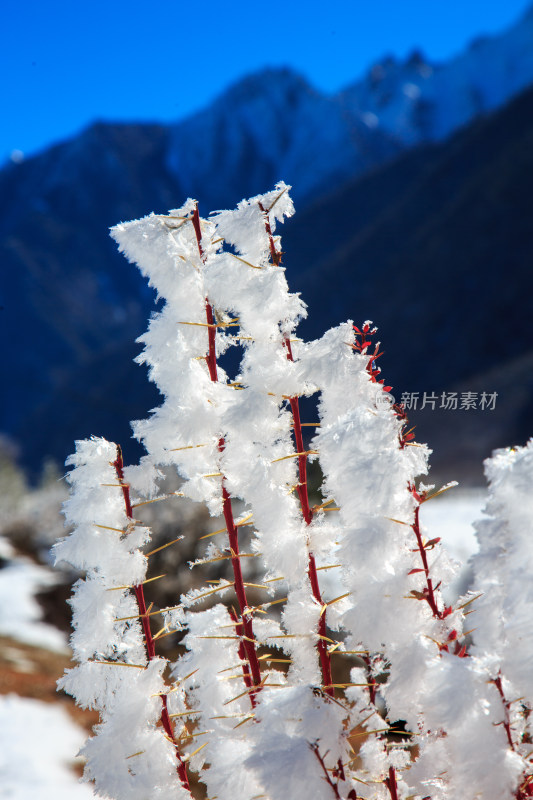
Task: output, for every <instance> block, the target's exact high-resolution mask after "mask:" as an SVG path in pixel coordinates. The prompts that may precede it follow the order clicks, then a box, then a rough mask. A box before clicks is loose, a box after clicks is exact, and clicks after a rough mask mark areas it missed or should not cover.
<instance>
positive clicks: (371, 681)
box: [363, 656, 377, 706]
mask: <svg viewBox="0 0 533 800" xmlns="http://www.w3.org/2000/svg"><path fill="white" fill-rule="evenodd" d="M363 661H364V662H365V669H366V674H367V676H368V693H369V695H370V702H371V703H372V705H373V706H375V705H376V686H377V682H376V679H375V678H374V676H373V674H372V663H371V661H370V656H363Z"/></svg>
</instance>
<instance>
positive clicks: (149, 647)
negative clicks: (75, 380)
mask: <svg viewBox="0 0 533 800" xmlns="http://www.w3.org/2000/svg"><path fill="white" fill-rule="evenodd" d="M113 467H114V468H115V472H116V475H117V480H118V482H119V483H120V485H121V486H122V494H123V496H124V506H125V509H126V516H127V517H128V519H129V520H132V519H133V509H132V506H131V498H130V487H129V484H127V483H126V482H125V480H124V461H123V459H122V448H121V447H120V445H118V444H117V457H116V459H115V461H113ZM133 592H134V594H135V599H136V600H137V605H138V607H139V616H140V618H141V623H142V627H143V633H144V641H145V644H146V653H147V655H148V661H152V659H154V658H155V642H154V638H153V636H152V631H151V628H150V618H149V617H148V615H147V613H146V601H145V599H144V587H143V585H142V583H141V584H139V585H138V586H134V587H133ZM161 723H162V725H163V728H164V730H165V733H166V734H167V736H168V737H169V739H170V740H171V741H172V742H173V743H174V746H175V748H176V757H177V760H178V777H179V779H180V781H181V784H182V786H183V787H184V788H185V789H187V790H189V791H190V787H189V778H188V776H187V767H186V765H185V762H184V761H183V759H182V757H181V754H180V752H179V750H178V745H177V744H176V741H175V739H174V731H173V729H172V722H171V721H170V716H169V713H168V708H167V696H166V694H162V695H161Z"/></svg>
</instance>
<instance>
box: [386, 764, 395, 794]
mask: <svg viewBox="0 0 533 800" xmlns="http://www.w3.org/2000/svg"><path fill="white" fill-rule="evenodd" d="M385 786H386V787H387V789H388V790H389V794H390V796H391V800H398V787H397V786H396V772H395V771H394V767H389V777H388V778H385Z"/></svg>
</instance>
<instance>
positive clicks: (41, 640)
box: [0, 537, 67, 651]
mask: <svg viewBox="0 0 533 800" xmlns="http://www.w3.org/2000/svg"><path fill="white" fill-rule="evenodd" d="M13 553H14V551H13V548H12V547H11V545H10V544H9V542H8V541H6V539H3V538H2V537H0V556H1V557H3V558H5V559H11V558H12V556H13ZM55 582H56V578H55V576H54V573H53V572H52V570H51V569H48V568H47V567H41V566H39V565H38V564H35V563H34V562H33V561H31V560H30V559H29V558H24V557H21V556H18V557H17V558H16V559H13V560H11V561H8V562H7V564H6V565H5V566H4V567H3V569H2V570H0V635H3V636H12V637H13V638H14V639H17V640H18V641H19V642H26V643H27V644H33V645H35V646H36V647H45V648H48V649H49V650H59V651H64V650H66V649H67V640H66V637H65V634H64V633H61V632H60V631H58V630H57V628H54V627H53V626H52V625H46V624H45V623H44V622H41V609H40V607H39V604H38V602H37V600H36V599H35V593H36V592H38V591H40V590H41V589H43V588H45V587H48V586H52V585H53V584H54V583H55Z"/></svg>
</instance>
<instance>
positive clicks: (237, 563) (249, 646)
mask: <svg viewBox="0 0 533 800" xmlns="http://www.w3.org/2000/svg"><path fill="white" fill-rule="evenodd" d="M191 221H192V224H193V227H194V233H195V235H196V241H197V244H198V252H199V253H200V258H202V259H203V258H204V249H203V247H202V229H201V225H200V214H199V212H198V206H196V208H195V209H194V212H193V215H192V220H191ZM205 314H206V321H207V326H208V327H207V331H208V351H207V356H206V362H207V367H208V369H209V377H210V378H211V380H212V381H213V383H217V381H218V371H217V354H216V325H215V319H214V314H213V308H212V306H211V304H210V303H209V300H208V298H206V300H205ZM224 447H225V441H224V438H223V437H221V438H220V439H219V440H218V451H219V453H223V452H224ZM224 481H225V479H224V477H222V511H223V514H224V521H225V523H226V529H227V531H228V537H229V546H230V552H231V565H232V567H233V577H234V588H235V593H236V595H237V600H238V603H239V611H240V620H238V621H237V622H236V626H235V630H236V633H237V636H239V637H240V644H239V657H242V656H241V655H240V654H241V653H244V654H245V656H246V659H247V661H248V665H249V671H248V673H247V674H248V678H250V676H251V685H252V686H257V687H258V690H259V688H260V684H261V667H260V665H259V659H258V658H257V652H256V649H255V637H254V631H253V624H252V614H251V611H250V609H249V606H248V600H247V598H246V589H245V586H244V579H243V575H242V568H241V559H240V555H239V536H238V532H237V526H236V525H235V519H234V516H233V508H232V506H231V497H230V495H229V493H228V490H227V489H226V487H225V485H224ZM243 674H244V676H245V684H246V686H248V683H247V682H246V672H245V671H244V669H243ZM250 701H251V703H252V706H255V692H250Z"/></svg>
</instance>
